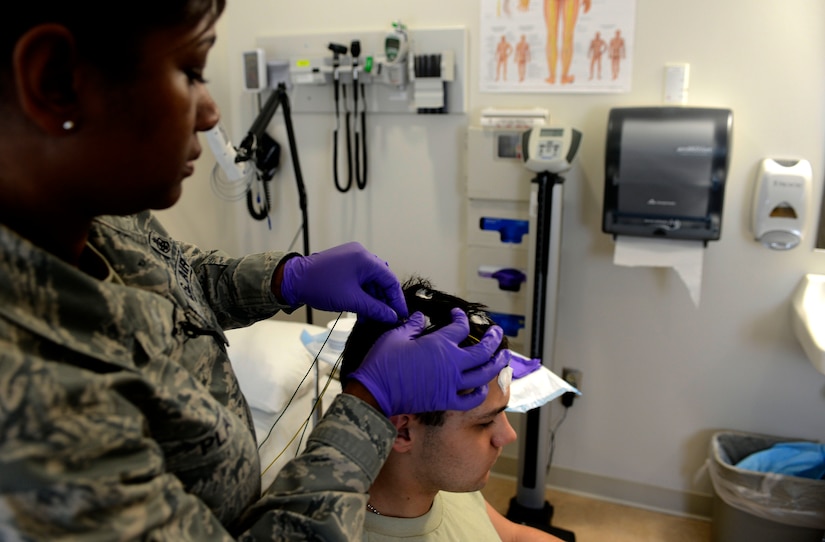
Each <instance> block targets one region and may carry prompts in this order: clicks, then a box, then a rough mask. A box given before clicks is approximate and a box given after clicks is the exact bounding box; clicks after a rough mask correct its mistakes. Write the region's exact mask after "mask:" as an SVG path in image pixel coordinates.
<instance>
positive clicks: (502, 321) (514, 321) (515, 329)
mask: <svg viewBox="0 0 825 542" xmlns="http://www.w3.org/2000/svg"><path fill="white" fill-rule="evenodd" d="M487 314H488V315H489V316H490V318H491V319H492V320H493V322H495V323H496V324H497V325H498V326H499V327H501V329H502V330H503V331H504V334H505V335H507V336H508V337H516V336H518V333H519V330H520V329H524V325H525V317H524V315H522V314H504V313H502V312H492V311H488V312H487Z"/></svg>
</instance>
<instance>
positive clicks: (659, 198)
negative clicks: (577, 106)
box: [602, 107, 733, 242]
mask: <svg viewBox="0 0 825 542" xmlns="http://www.w3.org/2000/svg"><path fill="white" fill-rule="evenodd" d="M732 126H733V113H732V112H731V110H729V109H714V108H699V107H628V108H614V109H611V111H610V117H609V119H608V125H607V144H606V153H605V181H604V183H605V184H604V208H603V221H602V231H604V232H605V233H612V234H613V235H614V236H617V235H630V236H638V237H663V238H673V239H693V240H702V241H705V242H707V241H714V240H717V239H719V236H720V234H721V227H722V204H723V201H724V194H725V180H726V178H727V173H728V163H729V160H730V148H731V130H732Z"/></svg>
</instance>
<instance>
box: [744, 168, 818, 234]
mask: <svg viewBox="0 0 825 542" xmlns="http://www.w3.org/2000/svg"><path fill="white" fill-rule="evenodd" d="M812 177H813V171H812V169H811V164H810V162H808V161H807V160H800V159H796V158H791V159H776V158H766V159H765V160H762V163H761V164H760V165H759V171H758V173H757V175H756V187H755V189H754V193H753V221H752V225H753V236H754V238H755V239H756V240H757V241H759V242H760V243H762V244H763V245H765V246H766V247H768V248H771V249H774V250H788V249H791V248H794V247H795V246H797V245H798V244H799V242H800V241H801V240H802V238H803V236H804V234H805V224H806V220H807V217H808V214H809V213H808V206H809V202H810V199H811V179H812Z"/></svg>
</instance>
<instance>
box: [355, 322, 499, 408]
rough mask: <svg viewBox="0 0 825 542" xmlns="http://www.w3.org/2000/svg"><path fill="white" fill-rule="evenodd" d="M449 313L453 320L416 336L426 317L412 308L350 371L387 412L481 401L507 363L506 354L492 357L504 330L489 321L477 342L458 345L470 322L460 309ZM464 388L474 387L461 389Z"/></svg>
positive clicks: (471, 404)
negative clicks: (490, 384)
mask: <svg viewBox="0 0 825 542" xmlns="http://www.w3.org/2000/svg"><path fill="white" fill-rule="evenodd" d="M452 315H453V322H452V323H451V324H449V325H447V326H444V327H443V328H441V329H439V330H437V331H434V332H433V333H429V334H427V335H424V336H421V337H419V335H420V334H421V331H422V330H423V329H424V327H425V320H424V315H423V314H421V313H420V312H416V313H415V314H413V315H412V316H410V319H409V320H408V321H407V322H406V323H405V324H404V325H402V326H399V327H397V328H395V329H393V330H391V331H388V332H387V333H385V334H384V335H382V336H381V338H379V339H378V341H376V343H375V345H373V347H372V348H371V349H370V351H369V352H368V353H367V356H366V358H365V359H364V361H363V362H362V363H361V366H360V367H359V368H358V369H357V370H355V371H354V372H353V373H352V375H351V378H354V379H355V380H358V381H359V382H360V383H361V384H363V385H364V387H366V388H367V389H368V390H369V391H370V393H372V395H373V397H375V400H376V401H377V402H378V405H379V406H380V407H381V410H382V411H383V412H384V414H386V415H387V416H393V415H395V414H415V413H418V412H432V411H435V410H469V409H471V408H475V407H477V406H478V405H480V404H481V403H483V402H484V398H485V397H486V396H487V383H488V382H490V380H492V379H493V378H495V377H496V376H497V375H498V373H499V372H501V369H503V368H504V367H505V366H506V365H507V356H496V357H495V358H493V357H492V356H493V354H494V353H495V351H496V348H498V345H499V344H500V343H501V338H502V336H503V335H504V333H503V331H502V330H501V328H500V327H498V326H490V328H489V329H488V330H487V332H486V333H485V334H484V337H482V338H481V341H479V343H478V344H474V345H472V346H466V347H463V348H462V347H459V346H458V343H460V342H461V341H463V340H464V339H465V338H467V335H468V334H469V333H470V327H469V325H468V323H467V315H466V314H464V312H463V311H462V310H461V309H453V310H452ZM466 390H472V391H471V392H469V393H465V394H459V392H460V391H466Z"/></svg>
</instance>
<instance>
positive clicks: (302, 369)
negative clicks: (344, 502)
mask: <svg viewBox="0 0 825 542" xmlns="http://www.w3.org/2000/svg"><path fill="white" fill-rule="evenodd" d="M303 331H307V332H309V333H311V334H313V335H315V334H317V333H320V332H323V331H325V328H322V327H319V326H315V325H310V324H305V323H300V322H282V321H278V320H271V319H270V320H263V321H261V322H257V323H256V324H253V325H252V326H249V327H247V328H242V329H233V330H230V331H228V332H227V333H226V336H227V338H228V339H229V347H228V348H227V351H228V352H229V358H230V359H231V360H232V367H233V368H234V370H235V374H236V376H237V377H238V382H239V383H240V386H241V390H242V391H243V392H244V395H245V396H246V399H247V402H248V403H249V406H250V408H251V410H252V419H253V422H254V424H255V433H256V436H257V439H258V446H259V450H258V455H259V456H260V461H261V471H262V477H261V478H262V479H261V486H262V488H264V489H265V488H267V487H268V486H269V485H270V484H271V483H272V480H273V479H274V478H275V475H276V474H277V473H278V471H279V470H280V469H281V468H282V467H283V465H284V464H285V463H286V462H287V461H289V459H291V458H292V457H294V456H295V454H296V453H297V452H298V451H300V450H301V449H303V446H304V444H305V442H306V437H307V436H308V435H309V432H310V431H311V429H312V427H313V423H314V419H313V418H312V410H313V406H314V404H315V400H316V395H315V375H316V371H315V368H314V367H313V366H312V364H313V356H312V355H311V354H310V353H309V352H308V351H307V348H306V347H305V346H304V345H303V343H302V342H301V340H300V337H301V333H302V332H303ZM319 367H320V370H321V378H320V386H319V387H320V388H321V391H323V388H324V385H325V384H326V382H327V380H328V377H329V374H330V370H331V366H330V365H329V364H327V363H321V364H320V365H319ZM296 390H297V393H296ZM340 392H341V384H340V383H339V382H338V381H337V380H334V379H333V380H331V381H330V385H329V387H328V388H327V390H326V393H325V394H324V395H323V399H322V402H321V406H322V411H323V410H324V409H325V408H326V407H327V406H329V404H330V403H331V402H332V399H333V398H335V396H336V395H338V394H339V393H340ZM287 405H288V406H287ZM282 414H283V415H282ZM307 420H309V423H308V425H307V427H306V432H304V434H303V438H301V432H302V430H303V425H304V422H306V421H307ZM276 421H277V423H276ZM273 424H275V425H274V427H273ZM270 429H272V430H271V431H270ZM267 435H269V438H267ZM293 437H294V440H293ZM273 461H274V463H273Z"/></svg>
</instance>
